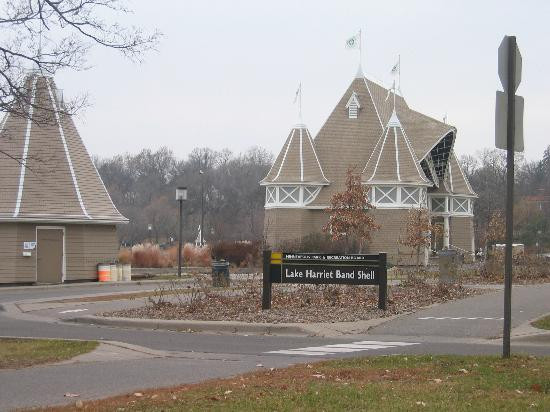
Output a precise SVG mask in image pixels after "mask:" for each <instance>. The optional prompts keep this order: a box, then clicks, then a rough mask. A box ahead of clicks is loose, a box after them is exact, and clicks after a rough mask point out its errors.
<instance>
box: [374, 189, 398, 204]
mask: <svg viewBox="0 0 550 412" xmlns="http://www.w3.org/2000/svg"><path fill="white" fill-rule="evenodd" d="M394 192H395V200H394V199H392V198H391V195H392V193H394ZM378 195H380V196H378ZM398 195H399V189H398V186H374V198H375V201H376V203H377V204H380V205H395V204H397V203H399V197H398ZM385 199H388V200H389V202H381V201H382V200H385Z"/></svg>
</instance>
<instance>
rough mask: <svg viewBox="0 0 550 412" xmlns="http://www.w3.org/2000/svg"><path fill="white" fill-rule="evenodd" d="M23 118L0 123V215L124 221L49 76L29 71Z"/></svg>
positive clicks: (4, 218) (12, 117)
mask: <svg viewBox="0 0 550 412" xmlns="http://www.w3.org/2000/svg"><path fill="white" fill-rule="evenodd" d="M25 84H26V88H27V90H28V91H29V94H30V101H31V105H30V108H29V118H24V117H21V116H17V115H15V114H10V113H8V114H6V115H5V117H4V119H3V121H2V123H1V126H0V127H1V129H0V221H40V222H42V221H45V222H48V221H54V222H78V223H126V222H127V221H128V219H126V218H125V217H124V216H122V215H121V214H120V212H119V211H118V210H117V209H116V207H115V206H114V204H113V202H112V200H111V197H110V196H109V193H108V192H107V190H106V189H105V186H104V184H103V181H102V180H101V177H100V176H99V173H98V172H97V169H96V167H95V166H94V164H93V162H92V160H91V158H90V155H89V154H88V152H87V151H86V148H85V147H84V144H83V142H82V139H81V138H80V136H79V134H78V131H77V129H76V127H75V124H74V122H73V119H72V117H71V116H70V115H68V114H67V113H64V111H63V107H64V106H63V102H62V99H61V97H60V93H58V90H57V88H56V86H55V84H54V81H53V79H52V78H51V77H47V76H43V75H39V74H31V75H29V76H27V78H26V80H25Z"/></svg>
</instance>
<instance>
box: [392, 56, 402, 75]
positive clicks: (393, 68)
mask: <svg viewBox="0 0 550 412" xmlns="http://www.w3.org/2000/svg"><path fill="white" fill-rule="evenodd" d="M400 63H401V62H400V60H397V63H395V64H394V65H393V67H392V69H391V74H392V75H394V76H395V75H396V74H399V66H400Z"/></svg>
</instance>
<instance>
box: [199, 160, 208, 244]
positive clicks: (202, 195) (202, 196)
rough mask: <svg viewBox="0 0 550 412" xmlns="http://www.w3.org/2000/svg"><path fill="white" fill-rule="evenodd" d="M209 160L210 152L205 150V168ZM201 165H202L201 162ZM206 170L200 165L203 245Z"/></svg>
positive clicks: (200, 239) (201, 236)
mask: <svg viewBox="0 0 550 412" xmlns="http://www.w3.org/2000/svg"><path fill="white" fill-rule="evenodd" d="M199 162H200V161H199ZM207 162H208V152H206V151H205V152H204V164H203V166H204V169H205V170H206V166H207ZM199 165H200V163H199ZM205 170H203V169H202V168H201V167H200V166H199V174H200V175H201V230H200V233H199V242H200V245H201V246H204V241H203V233H204V178H205Z"/></svg>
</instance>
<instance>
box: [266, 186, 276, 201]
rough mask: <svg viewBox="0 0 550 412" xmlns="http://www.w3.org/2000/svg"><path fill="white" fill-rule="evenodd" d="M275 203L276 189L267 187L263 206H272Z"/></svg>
mask: <svg viewBox="0 0 550 412" xmlns="http://www.w3.org/2000/svg"><path fill="white" fill-rule="evenodd" d="M270 200H272V201H270ZM275 203H277V188H276V187H274V186H267V187H266V188H265V204H266V205H273V204H275Z"/></svg>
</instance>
